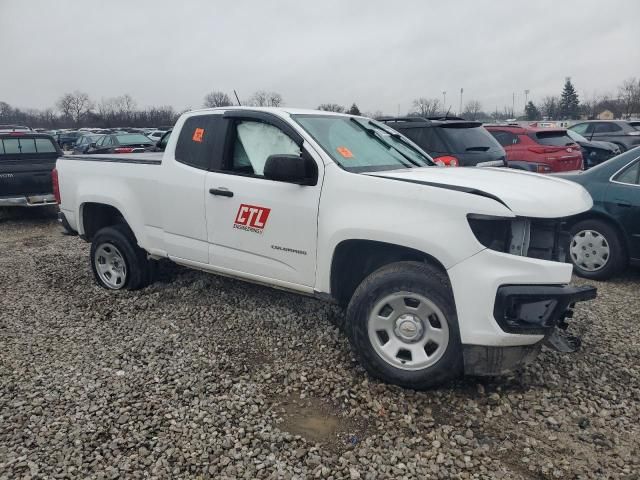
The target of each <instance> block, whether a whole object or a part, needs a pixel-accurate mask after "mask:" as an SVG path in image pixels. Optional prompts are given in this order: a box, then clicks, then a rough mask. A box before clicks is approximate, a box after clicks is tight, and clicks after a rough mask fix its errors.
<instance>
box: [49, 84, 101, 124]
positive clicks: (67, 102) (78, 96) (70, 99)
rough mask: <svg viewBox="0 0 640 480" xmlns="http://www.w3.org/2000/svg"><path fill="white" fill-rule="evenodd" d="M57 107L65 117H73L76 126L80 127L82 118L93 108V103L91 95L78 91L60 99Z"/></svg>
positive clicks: (66, 94)
mask: <svg viewBox="0 0 640 480" xmlns="http://www.w3.org/2000/svg"><path fill="white" fill-rule="evenodd" d="M57 106H58V108H59V109H60V110H61V111H62V113H63V115H65V116H67V117H71V118H72V119H73V122H74V123H75V124H76V126H79V125H80V122H81V121H82V118H83V117H84V116H85V115H86V114H87V113H89V112H90V111H91V109H92V108H93V102H91V99H90V98H89V95H87V94H86V93H84V92H80V91H78V90H76V91H75V92H73V93H65V94H64V95H63V96H62V97H60V99H59V100H58V103H57Z"/></svg>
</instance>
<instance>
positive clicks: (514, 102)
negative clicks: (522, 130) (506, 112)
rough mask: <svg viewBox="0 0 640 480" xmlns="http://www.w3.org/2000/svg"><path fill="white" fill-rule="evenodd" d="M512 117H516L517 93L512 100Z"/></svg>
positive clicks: (514, 93)
mask: <svg viewBox="0 0 640 480" xmlns="http://www.w3.org/2000/svg"><path fill="white" fill-rule="evenodd" d="M511 116H512V117H513V118H515V117H516V92H513V97H512V99H511Z"/></svg>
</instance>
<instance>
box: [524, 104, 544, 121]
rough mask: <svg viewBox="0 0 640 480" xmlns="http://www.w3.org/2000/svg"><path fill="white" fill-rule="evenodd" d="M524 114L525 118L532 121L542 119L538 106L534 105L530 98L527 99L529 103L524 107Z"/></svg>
mask: <svg viewBox="0 0 640 480" xmlns="http://www.w3.org/2000/svg"><path fill="white" fill-rule="evenodd" d="M524 114H525V115H526V117H527V120H531V121H533V120H541V119H542V114H541V113H540V110H538V107H536V106H535V105H534V103H533V102H532V101H531V100H529V103H527V105H526V106H525V107H524Z"/></svg>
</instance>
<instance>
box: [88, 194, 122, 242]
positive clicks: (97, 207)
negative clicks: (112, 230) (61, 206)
mask: <svg viewBox="0 0 640 480" xmlns="http://www.w3.org/2000/svg"><path fill="white" fill-rule="evenodd" d="M119 223H122V224H125V225H126V224H127V222H126V220H125V219H124V216H123V215H122V213H120V210H118V209H117V208H115V207H112V206H111V205H105V204H103V203H85V204H83V205H82V226H83V229H84V235H83V236H84V238H85V239H86V240H89V241H90V240H91V239H92V238H93V236H94V235H95V234H96V233H97V232H98V230H100V229H101V228H104V227H109V226H111V225H117V224H119Z"/></svg>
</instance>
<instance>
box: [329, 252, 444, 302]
mask: <svg viewBox="0 0 640 480" xmlns="http://www.w3.org/2000/svg"><path fill="white" fill-rule="evenodd" d="M402 261H416V262H425V263H428V264H430V265H432V266H434V267H436V268H438V269H440V270H442V271H443V272H444V273H445V275H446V274H447V273H446V269H445V268H444V266H443V265H442V264H441V263H440V262H439V261H438V260H436V259H435V258H434V257H432V256H431V255H428V254H426V253H424V252H421V251H419V250H415V249H413V248H408V247H403V246H401V245H395V244H392V243H385V242H376V241H373V240H345V241H343V242H341V243H340V244H338V246H337V247H336V249H335V251H334V253H333V261H332V262H331V296H332V297H333V298H334V299H335V300H336V301H337V302H338V303H339V304H340V305H342V306H346V305H347V304H348V303H349V300H350V299H351V296H352V295H353V292H355V290H356V288H358V285H360V283H361V282H362V281H363V280H364V279H365V278H366V277H367V276H368V275H369V274H371V273H373V272H374V271H376V270H378V269H379V268H380V267H383V266H384V265H388V264H390V263H394V262H402Z"/></svg>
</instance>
